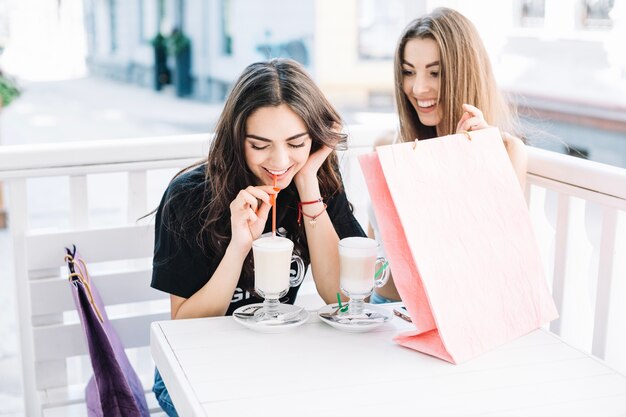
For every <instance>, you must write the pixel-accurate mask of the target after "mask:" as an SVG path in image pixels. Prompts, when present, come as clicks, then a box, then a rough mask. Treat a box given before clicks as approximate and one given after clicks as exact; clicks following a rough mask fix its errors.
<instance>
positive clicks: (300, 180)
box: [294, 145, 333, 190]
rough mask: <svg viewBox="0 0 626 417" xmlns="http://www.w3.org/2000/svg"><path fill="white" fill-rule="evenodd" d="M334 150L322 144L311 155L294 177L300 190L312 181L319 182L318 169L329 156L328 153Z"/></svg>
mask: <svg viewBox="0 0 626 417" xmlns="http://www.w3.org/2000/svg"><path fill="white" fill-rule="evenodd" d="M332 152H333V149H332V148H329V147H328V146H326V145H322V147H321V148H320V149H318V150H317V151H315V152H313V153H312V154H310V155H309V159H308V160H307V161H306V163H305V164H304V166H303V167H302V168H301V169H300V171H298V173H297V174H296V176H295V177H294V182H295V183H296V187H297V188H298V190H300V189H301V188H302V187H303V186H305V185H306V184H307V183H309V182H310V181H315V182H316V183H317V171H319V169H320V167H321V166H322V164H324V161H325V160H326V158H328V155H330V154H331V153H332Z"/></svg>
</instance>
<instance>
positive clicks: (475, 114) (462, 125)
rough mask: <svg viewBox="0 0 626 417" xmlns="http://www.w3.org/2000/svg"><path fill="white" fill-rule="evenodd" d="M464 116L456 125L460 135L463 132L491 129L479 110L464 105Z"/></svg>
mask: <svg viewBox="0 0 626 417" xmlns="http://www.w3.org/2000/svg"><path fill="white" fill-rule="evenodd" d="M463 110H464V111H465V112H464V113H463V116H461V120H459V123H457V125H456V133H460V132H462V131H466V132H470V131H472V130H480V129H486V128H488V127H490V126H489V125H488V124H487V122H486V121H485V117H484V116H483V112H482V111H480V110H479V109H478V108H476V107H474V106H472V105H470V104H464V105H463Z"/></svg>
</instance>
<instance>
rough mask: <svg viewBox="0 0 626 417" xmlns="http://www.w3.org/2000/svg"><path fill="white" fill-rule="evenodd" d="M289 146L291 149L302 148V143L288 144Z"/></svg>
mask: <svg viewBox="0 0 626 417" xmlns="http://www.w3.org/2000/svg"><path fill="white" fill-rule="evenodd" d="M289 146H290V147H292V148H302V147H303V146H304V142H302V143H297V144H296V143H290V144H289Z"/></svg>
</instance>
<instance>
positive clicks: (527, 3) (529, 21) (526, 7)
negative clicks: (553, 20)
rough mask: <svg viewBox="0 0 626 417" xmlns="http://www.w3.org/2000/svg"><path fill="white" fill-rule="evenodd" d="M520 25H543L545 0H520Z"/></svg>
mask: <svg viewBox="0 0 626 417" xmlns="http://www.w3.org/2000/svg"><path fill="white" fill-rule="evenodd" d="M521 6H522V13H521V22H520V24H521V26H522V27H543V24H544V18H545V16H546V2H545V0H522V3H521Z"/></svg>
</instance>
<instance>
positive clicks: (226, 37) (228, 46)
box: [221, 0, 233, 55]
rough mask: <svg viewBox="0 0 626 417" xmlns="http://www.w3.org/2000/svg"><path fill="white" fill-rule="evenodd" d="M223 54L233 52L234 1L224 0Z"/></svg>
mask: <svg viewBox="0 0 626 417" xmlns="http://www.w3.org/2000/svg"><path fill="white" fill-rule="evenodd" d="M221 12H222V19H221V20H222V22H221V23H222V54H223V55H232V54H233V35H232V29H233V28H232V1H231V0H222V10H221Z"/></svg>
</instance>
